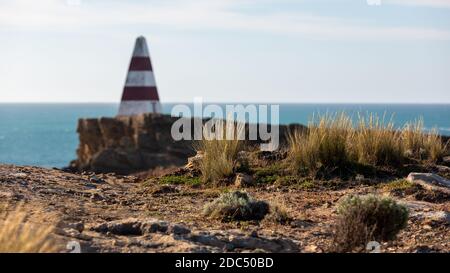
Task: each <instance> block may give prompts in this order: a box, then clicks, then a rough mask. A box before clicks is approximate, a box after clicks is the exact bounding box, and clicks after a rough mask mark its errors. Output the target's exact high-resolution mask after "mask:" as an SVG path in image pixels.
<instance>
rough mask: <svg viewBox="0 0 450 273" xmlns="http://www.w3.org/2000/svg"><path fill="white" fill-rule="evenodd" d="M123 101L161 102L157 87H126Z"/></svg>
mask: <svg viewBox="0 0 450 273" xmlns="http://www.w3.org/2000/svg"><path fill="white" fill-rule="evenodd" d="M122 100H123V101H124V100H157V101H159V96H158V90H157V89H156V86H145V87H144V86H142V87H141V86H126V87H125V88H124V89H123V95H122Z"/></svg>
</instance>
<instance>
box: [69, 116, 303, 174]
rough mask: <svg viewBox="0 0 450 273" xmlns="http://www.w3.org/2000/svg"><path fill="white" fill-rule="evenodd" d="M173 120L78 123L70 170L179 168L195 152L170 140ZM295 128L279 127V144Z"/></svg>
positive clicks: (121, 119)
mask: <svg viewBox="0 0 450 273" xmlns="http://www.w3.org/2000/svg"><path fill="white" fill-rule="evenodd" d="M176 120H178V118H177V117H171V116H169V115H159V114H142V115H136V116H124V117H116V118H98V119H80V120H79V121H78V128H77V132H78V134H79V146H78V149H77V159H76V160H74V161H73V162H72V163H71V166H70V168H71V169H72V170H75V171H93V172H97V173H108V172H114V173H118V174H130V173H134V172H139V171H145V170H149V169H153V168H155V167H168V166H182V165H184V164H186V162H187V159H188V158H189V157H190V156H193V155H195V151H194V149H193V145H192V144H193V143H192V142H191V141H187V140H181V141H175V140H173V138H172V136H171V127H172V124H173V123H174V122H175V121H176ZM193 124H194V123H193V122H191V125H192V127H191V132H194V130H193ZM295 128H303V126H301V125H289V126H280V141H281V142H282V143H283V142H284V141H285V140H286V136H287V132H288V131H289V130H293V129H295ZM247 129H248V127H247ZM256 142H258V141H256Z"/></svg>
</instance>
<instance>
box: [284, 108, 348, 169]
mask: <svg viewBox="0 0 450 273" xmlns="http://www.w3.org/2000/svg"><path fill="white" fill-rule="evenodd" d="M351 126H352V123H351V120H350V118H349V117H348V116H347V115H345V114H336V115H334V116H332V115H328V114H327V115H324V116H319V118H318V119H317V120H314V119H313V121H312V122H310V124H309V125H308V130H306V132H300V131H296V132H294V133H292V134H291V135H290V136H289V138H288V141H289V144H290V149H289V155H288V158H289V161H290V162H292V167H293V169H294V171H295V172H296V173H305V172H309V173H310V174H316V173H317V171H318V170H319V169H321V168H323V167H325V168H327V169H333V168H340V167H343V166H345V165H347V163H348V161H349V154H348V149H347V140H348V138H349V135H348V134H350V133H351Z"/></svg>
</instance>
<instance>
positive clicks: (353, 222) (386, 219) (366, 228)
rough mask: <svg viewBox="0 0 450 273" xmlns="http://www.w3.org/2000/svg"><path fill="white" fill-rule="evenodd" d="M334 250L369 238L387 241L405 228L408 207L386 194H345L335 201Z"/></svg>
mask: <svg viewBox="0 0 450 273" xmlns="http://www.w3.org/2000/svg"><path fill="white" fill-rule="evenodd" d="M337 213H338V219H337V223H336V230H335V237H334V248H335V249H334V250H335V251H338V252H348V251H352V250H354V249H355V248H357V247H364V246H365V245H366V244H367V243H368V242H369V241H374V240H375V241H378V242H382V241H389V240H393V239H395V237H396V235H397V234H398V232H399V231H400V230H401V229H403V228H405V227H406V225H407V221H408V209H407V208H406V207H405V206H403V205H399V204H397V203H396V202H395V201H394V200H393V199H391V198H388V197H379V196H376V195H365V196H357V195H356V196H352V195H351V196H346V197H345V198H344V199H343V200H342V201H341V202H340V203H339V205H338V208H337Z"/></svg>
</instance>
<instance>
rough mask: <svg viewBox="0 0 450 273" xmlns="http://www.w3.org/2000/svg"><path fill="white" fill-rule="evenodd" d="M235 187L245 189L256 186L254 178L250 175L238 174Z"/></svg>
mask: <svg viewBox="0 0 450 273" xmlns="http://www.w3.org/2000/svg"><path fill="white" fill-rule="evenodd" d="M234 186H235V187H236V188H245V187H250V186H254V180H253V177H252V176H251V175H248V174H244V173H237V174H236V178H235V180H234Z"/></svg>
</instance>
